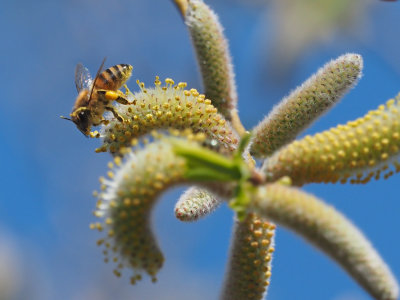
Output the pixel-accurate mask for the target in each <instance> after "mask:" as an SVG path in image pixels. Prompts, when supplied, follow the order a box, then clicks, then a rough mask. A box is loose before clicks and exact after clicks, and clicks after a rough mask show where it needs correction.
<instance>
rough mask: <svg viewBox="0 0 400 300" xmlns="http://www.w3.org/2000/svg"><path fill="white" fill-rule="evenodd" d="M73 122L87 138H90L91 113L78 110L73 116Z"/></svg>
mask: <svg viewBox="0 0 400 300" xmlns="http://www.w3.org/2000/svg"><path fill="white" fill-rule="evenodd" d="M71 121H72V122H74V123H75V125H76V127H77V128H78V129H79V131H80V132H82V133H83V134H84V135H85V136H88V135H89V133H90V127H91V125H92V124H91V122H90V111H89V110H87V109H85V110H80V111H79V110H78V111H75V112H73V113H72V114H71Z"/></svg>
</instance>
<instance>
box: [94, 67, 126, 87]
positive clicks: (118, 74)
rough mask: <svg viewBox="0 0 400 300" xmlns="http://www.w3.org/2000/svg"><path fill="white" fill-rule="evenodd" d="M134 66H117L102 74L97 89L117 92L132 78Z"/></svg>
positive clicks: (98, 79)
mask: <svg viewBox="0 0 400 300" xmlns="http://www.w3.org/2000/svg"><path fill="white" fill-rule="evenodd" d="M131 74H132V66H131V65H127V64H120V65H115V66H112V67H110V68H108V69H107V70H105V71H103V72H101V73H100V75H99V77H97V80H96V85H95V88H96V89H103V90H112V91H116V90H118V89H119V88H121V86H122V85H123V84H124V83H125V82H126V81H127V80H128V79H129V77H131Z"/></svg>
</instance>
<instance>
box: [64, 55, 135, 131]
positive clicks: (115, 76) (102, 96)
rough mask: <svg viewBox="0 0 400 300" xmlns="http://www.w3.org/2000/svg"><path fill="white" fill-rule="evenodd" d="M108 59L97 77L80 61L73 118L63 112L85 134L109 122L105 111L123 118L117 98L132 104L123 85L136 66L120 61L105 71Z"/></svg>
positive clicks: (71, 115)
mask: <svg viewBox="0 0 400 300" xmlns="http://www.w3.org/2000/svg"><path fill="white" fill-rule="evenodd" d="M104 62H105V59H104V60H103V62H102V63H101V65H100V68H99V69H98V71H97V73H96V76H95V77H94V79H92V77H91V76H90V73H89V70H88V69H87V68H85V67H84V66H83V65H82V64H77V65H76V68H75V85H76V89H77V91H78V97H77V98H76V100H75V104H74V107H73V108H72V113H71V114H70V117H71V119H69V118H66V117H63V116H61V118H63V119H66V120H69V121H72V122H74V123H75V125H76V127H77V128H78V129H79V130H80V131H81V132H82V133H83V134H84V135H85V136H89V134H90V129H91V127H92V126H98V125H100V124H107V122H108V121H107V120H105V119H104V118H103V114H104V111H110V112H111V113H112V114H113V115H114V117H115V118H116V119H118V121H120V122H123V118H122V116H120V115H119V114H118V113H117V111H116V110H115V108H114V107H113V106H112V105H111V104H112V102H113V101H117V102H118V103H120V104H124V105H127V104H131V103H130V102H129V101H128V100H127V99H126V96H125V94H123V93H122V92H121V91H120V90H119V89H120V88H121V87H122V86H123V85H124V84H125V82H126V81H127V80H128V79H129V77H131V74H132V66H131V65H127V64H119V65H115V66H112V67H110V68H108V69H107V70H104V71H102V69H103V66H104ZM125 88H126V86H125ZM126 89H127V88H126Z"/></svg>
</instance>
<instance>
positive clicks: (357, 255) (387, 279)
mask: <svg viewBox="0 0 400 300" xmlns="http://www.w3.org/2000/svg"><path fill="white" fill-rule="evenodd" d="M252 206H253V209H254V211H255V212H257V214H258V215H260V216H263V217H265V218H268V219H270V220H272V221H274V222H276V223H277V224H280V225H283V226H285V227H287V228H288V229H290V230H292V231H294V232H296V233H297V234H299V235H300V236H302V237H303V238H305V239H307V240H308V241H310V242H311V243H313V244H314V245H315V246H316V247H317V248H318V249H320V250H322V251H323V252H324V253H326V254H327V255H329V256H330V257H331V258H333V259H334V260H335V261H336V262H337V263H339V264H340V265H341V266H342V267H343V268H344V269H345V270H346V271H347V272H348V273H349V274H350V276H352V277H353V278H354V279H355V280H356V281H357V282H358V283H359V284H360V285H361V286H362V287H363V288H364V289H365V290H366V291H368V292H369V293H370V294H371V295H372V296H373V297H374V298H375V299H382V300H383V299H385V300H389V299H390V300H395V299H397V297H398V293H399V288H398V284H397V282H396V279H395V278H394V277H393V275H392V273H391V271H390V270H389V268H388V267H387V265H386V264H385V263H384V261H383V260H382V258H381V257H380V256H379V254H378V253H377V252H376V251H375V249H374V248H373V247H372V245H371V244H370V242H369V241H368V240H367V239H366V238H365V237H364V236H363V235H362V233H361V232H360V231H359V230H358V229H357V228H356V227H355V226H354V225H353V224H351V223H350V222H349V221H348V220H347V219H346V218H345V217H344V216H343V215H342V214H340V213H339V212H337V211H336V210H335V209H334V208H333V207H331V206H329V205H327V204H325V203H323V202H322V201H320V200H319V199H317V198H316V197H314V196H312V195H309V194H307V193H304V192H302V191H300V190H299V189H297V188H293V187H287V186H283V185H281V184H276V183H275V184H269V185H266V186H263V187H260V188H259V189H258V191H257V193H256V194H255V196H254V199H253V202H252ZM243 299H245V298H243Z"/></svg>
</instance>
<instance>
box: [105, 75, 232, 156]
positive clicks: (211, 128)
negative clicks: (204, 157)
mask: <svg viewBox="0 0 400 300" xmlns="http://www.w3.org/2000/svg"><path fill="white" fill-rule="evenodd" d="M138 84H139V86H140V88H141V91H140V92H137V93H135V94H129V96H128V98H129V99H130V101H131V102H132V104H130V105H119V106H118V107H116V110H117V112H118V113H119V114H120V115H121V116H122V117H123V119H124V122H123V123H121V122H119V121H118V120H115V119H112V120H110V122H109V124H108V125H106V126H105V127H104V128H103V131H102V137H103V138H104V143H103V146H102V147H100V148H99V149H98V151H110V152H111V153H114V154H121V152H123V151H122V150H123V149H126V148H130V147H131V146H132V142H135V141H136V138H137V137H140V136H142V135H145V134H147V133H149V132H150V131H152V130H155V129H156V130H159V129H170V128H173V129H178V130H183V129H187V128H190V129H191V130H192V131H193V132H195V133H196V132H203V133H205V134H206V136H207V138H209V139H210V140H215V141H216V142H217V143H218V145H219V147H222V148H224V149H226V151H227V152H232V151H233V150H234V149H235V148H236V144H237V143H238V137H237V134H236V133H235V132H234V131H233V130H232V128H231V126H230V124H229V122H227V121H226V120H225V119H224V117H223V116H222V115H221V114H219V113H218V111H217V109H216V108H215V107H214V106H213V105H212V104H211V100H209V99H206V98H205V96H204V95H202V94H199V93H198V92H197V91H196V90H195V89H191V90H185V89H184V88H185V87H186V83H182V82H180V83H178V84H176V85H175V84H174V82H173V80H172V79H166V85H165V86H162V85H161V82H160V80H159V79H158V78H156V80H155V88H148V89H147V88H146V87H145V86H144V84H143V83H142V82H138Z"/></svg>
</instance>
